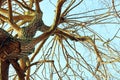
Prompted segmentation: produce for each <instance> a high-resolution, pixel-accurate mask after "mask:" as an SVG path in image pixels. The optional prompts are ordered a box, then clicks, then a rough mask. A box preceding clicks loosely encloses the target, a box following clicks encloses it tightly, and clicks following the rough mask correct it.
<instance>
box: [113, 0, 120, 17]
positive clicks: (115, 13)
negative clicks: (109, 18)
mask: <svg viewBox="0 0 120 80" xmlns="http://www.w3.org/2000/svg"><path fill="white" fill-rule="evenodd" d="M114 2H115V1H114V0H112V6H113V9H114V10H115V14H116V15H117V16H118V17H119V18H120V15H119V14H118V12H117V10H116V8H115V3H114Z"/></svg>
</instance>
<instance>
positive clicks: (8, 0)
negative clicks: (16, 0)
mask: <svg viewBox="0 0 120 80" xmlns="http://www.w3.org/2000/svg"><path fill="white" fill-rule="evenodd" d="M7 3H8V15H9V20H10V22H11V23H13V22H14V21H13V15H12V5H11V0H7Z"/></svg>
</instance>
